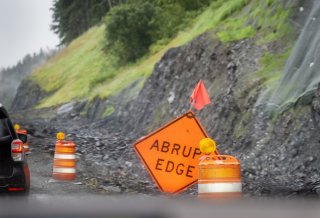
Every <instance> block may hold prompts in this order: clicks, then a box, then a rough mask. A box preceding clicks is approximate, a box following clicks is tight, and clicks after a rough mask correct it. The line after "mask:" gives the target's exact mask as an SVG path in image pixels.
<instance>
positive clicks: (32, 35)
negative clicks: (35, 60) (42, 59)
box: [0, 0, 59, 70]
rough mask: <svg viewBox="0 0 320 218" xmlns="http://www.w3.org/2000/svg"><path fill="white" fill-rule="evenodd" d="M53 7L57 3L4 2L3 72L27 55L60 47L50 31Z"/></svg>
mask: <svg viewBox="0 0 320 218" xmlns="http://www.w3.org/2000/svg"><path fill="white" fill-rule="evenodd" d="M52 4H53V0H27V1H26V0H0V31H1V34H0V70H1V69H2V68H5V67H8V66H12V65H15V64H16V63H17V62H18V61H19V60H21V59H22V58H23V57H24V56H25V55H26V54H29V53H30V54H32V53H34V52H38V51H39V50H40V48H43V49H47V47H49V48H54V47H55V46H56V45H58V44H59V40H58V36H56V35H55V34H54V33H53V32H52V31H51V30H50V24H51V15H52V11H51V10H50V8H51V6H52Z"/></svg>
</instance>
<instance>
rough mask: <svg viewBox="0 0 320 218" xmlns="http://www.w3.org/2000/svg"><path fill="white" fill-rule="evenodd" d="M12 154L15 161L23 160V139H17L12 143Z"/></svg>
mask: <svg viewBox="0 0 320 218" xmlns="http://www.w3.org/2000/svg"><path fill="white" fill-rule="evenodd" d="M11 155H12V159H13V160H14V161H23V158H24V155H23V143H22V141H21V140H19V139H16V140H13V141H12V143H11Z"/></svg>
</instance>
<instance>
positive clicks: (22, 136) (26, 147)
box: [14, 124, 30, 154]
mask: <svg viewBox="0 0 320 218" xmlns="http://www.w3.org/2000/svg"><path fill="white" fill-rule="evenodd" d="M14 128H15V130H16V133H17V134H18V137H19V139H20V140H21V141H22V142H23V149H24V152H25V153H26V154H29V153H30V147H29V142H28V132H27V130H25V129H21V128H20V125H19V124H16V125H14Z"/></svg>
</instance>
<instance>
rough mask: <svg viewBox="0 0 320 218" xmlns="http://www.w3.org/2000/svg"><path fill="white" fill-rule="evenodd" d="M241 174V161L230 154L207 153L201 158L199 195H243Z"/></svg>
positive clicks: (226, 196) (213, 196) (209, 196)
mask: <svg viewBox="0 0 320 218" xmlns="http://www.w3.org/2000/svg"><path fill="white" fill-rule="evenodd" d="M241 186H242V185H241V174H240V163H239V161H238V160H237V159H236V158H234V157H232V156H228V155H205V156H203V157H201V158H200V163H199V180H198V197H199V198H213V199H219V198H238V197H241V195H242V194H241V189H242V187H241Z"/></svg>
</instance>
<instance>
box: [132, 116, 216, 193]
mask: <svg viewBox="0 0 320 218" xmlns="http://www.w3.org/2000/svg"><path fill="white" fill-rule="evenodd" d="M207 137H208V135H207V133H206V132H205V130H204V128H203V127H202V125H201V123H200V121H199V120H198V119H197V117H196V115H195V114H194V113H193V112H192V111H188V112H187V113H186V114H183V115H182V116H180V117H178V118H176V119H175V120H173V121H171V122H170V123H168V124H166V125H164V126H163V127H161V128H160V129H158V130H156V131H154V132H153V133H151V134H149V135H148V136H146V137H144V138H142V139H140V140H139V141H137V142H136V143H135V145H134V149H135V151H136V153H137V154H138V156H139V157H140V159H141V161H142V162H143V164H144V165H145V167H146V169H147V170H148V172H149V174H150V176H151V177H152V178H153V180H154V181H155V182H156V184H157V186H158V187H159V189H160V190H161V191H162V192H166V193H171V194H176V193H179V192H181V191H183V190H185V189H187V188H188V187H190V186H191V185H193V184H195V183H196V182H197V180H198V164H199V158H200V156H201V151H200V149H199V142H200V141H201V140H202V139H204V138H207ZM215 153H216V154H218V153H217V152H215Z"/></svg>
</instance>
